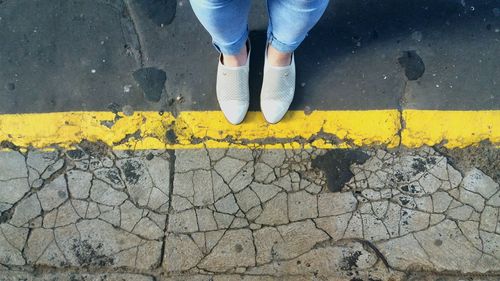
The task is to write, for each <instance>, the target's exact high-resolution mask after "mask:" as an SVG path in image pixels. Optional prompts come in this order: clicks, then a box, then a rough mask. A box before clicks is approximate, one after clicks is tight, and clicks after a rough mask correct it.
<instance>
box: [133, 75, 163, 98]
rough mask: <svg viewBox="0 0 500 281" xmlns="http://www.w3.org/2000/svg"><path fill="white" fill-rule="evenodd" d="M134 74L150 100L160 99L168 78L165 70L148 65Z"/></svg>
mask: <svg viewBox="0 0 500 281" xmlns="http://www.w3.org/2000/svg"><path fill="white" fill-rule="evenodd" d="M133 76H134V79H135V81H136V82H137V84H138V85H139V87H140V88H141V90H142V91H143V92H144V97H145V98H146V99H147V100H148V101H151V102H159V101H160V98H161V94H162V92H163V88H164V85H165V81H166V80H167V75H166V73H165V71H163V70H161V69H158V68H154V67H146V68H141V69H138V70H136V71H135V72H134V74H133Z"/></svg>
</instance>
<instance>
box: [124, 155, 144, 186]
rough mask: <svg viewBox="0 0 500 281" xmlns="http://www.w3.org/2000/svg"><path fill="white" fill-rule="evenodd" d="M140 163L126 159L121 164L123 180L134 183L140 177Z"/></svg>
mask: <svg viewBox="0 0 500 281" xmlns="http://www.w3.org/2000/svg"><path fill="white" fill-rule="evenodd" d="M141 167H142V166H141V164H140V163H139V162H137V161H133V160H127V161H126V162H125V164H124V165H123V167H122V169H123V173H124V174H125V180H126V181H127V182H128V183H130V184H136V183H137V182H139V178H140V177H141V174H142V173H141V171H140V168H141Z"/></svg>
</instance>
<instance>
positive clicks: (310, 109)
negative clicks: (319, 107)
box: [304, 105, 313, 115]
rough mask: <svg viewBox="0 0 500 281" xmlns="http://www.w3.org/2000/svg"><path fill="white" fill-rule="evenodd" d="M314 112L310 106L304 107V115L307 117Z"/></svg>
mask: <svg viewBox="0 0 500 281" xmlns="http://www.w3.org/2000/svg"><path fill="white" fill-rule="evenodd" d="M312 112H313V110H312V108H311V107H310V106H308V105H306V106H305V107H304V114H305V115H310V114H311V113H312Z"/></svg>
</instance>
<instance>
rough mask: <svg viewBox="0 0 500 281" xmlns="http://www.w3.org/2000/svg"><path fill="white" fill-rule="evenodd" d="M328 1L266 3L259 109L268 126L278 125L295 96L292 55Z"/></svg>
mask: <svg viewBox="0 0 500 281" xmlns="http://www.w3.org/2000/svg"><path fill="white" fill-rule="evenodd" d="M327 5H328V0H267V8H268V12H269V26H268V29H267V38H268V42H269V47H268V49H267V50H266V55H267V56H266V59H265V62H264V79H263V81H262V90H261V93H260V107H261V109H262V113H263V114H264V118H266V120H267V122H269V123H277V122H279V121H280V120H281V119H282V118H283V117H284V116H285V114H286V112H287V111H288V108H289V107H290V104H291V103H292V101H293V96H294V93H295V82H296V81H295V60H294V57H293V51H295V49H297V47H298V46H299V45H300V43H302V41H304V38H305V37H306V35H307V32H309V30H310V29H311V28H312V27H313V26H314V25H315V24H316V23H317V22H318V20H319V18H320V17H321V15H323V12H324V11H325V9H326V6H327Z"/></svg>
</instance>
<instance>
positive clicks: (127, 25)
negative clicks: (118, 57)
mask: <svg viewBox="0 0 500 281" xmlns="http://www.w3.org/2000/svg"><path fill="white" fill-rule="evenodd" d="M123 2H124V4H125V9H123V16H122V19H123V20H122V33H123V37H124V40H125V42H127V43H129V44H130V45H131V46H129V44H126V45H125V49H126V51H127V52H130V53H131V54H132V55H133V56H134V58H135V59H136V61H137V62H138V63H139V66H140V67H141V68H142V67H144V53H143V49H142V46H143V43H142V41H143V40H142V38H141V35H140V33H139V30H138V28H137V24H136V20H135V19H134V18H135V15H134V12H133V9H132V4H131V2H130V1H129V0H123ZM127 38H128V40H127Z"/></svg>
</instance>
